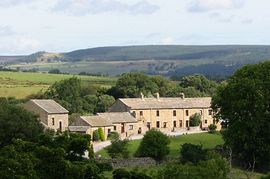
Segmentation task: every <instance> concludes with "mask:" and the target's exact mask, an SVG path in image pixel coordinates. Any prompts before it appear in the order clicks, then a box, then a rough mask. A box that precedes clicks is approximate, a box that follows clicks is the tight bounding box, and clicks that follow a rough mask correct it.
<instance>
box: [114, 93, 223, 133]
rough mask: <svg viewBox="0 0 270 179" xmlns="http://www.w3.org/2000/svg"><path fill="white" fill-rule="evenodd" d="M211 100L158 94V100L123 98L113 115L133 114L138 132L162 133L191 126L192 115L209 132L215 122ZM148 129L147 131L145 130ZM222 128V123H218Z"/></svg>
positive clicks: (117, 104)
mask: <svg viewBox="0 0 270 179" xmlns="http://www.w3.org/2000/svg"><path fill="white" fill-rule="evenodd" d="M210 106H211V97H201V98H185V97H184V94H182V97H177V98H167V97H166V98H162V97H159V94H156V97H155V98H145V97H144V96H143V95H142V94H141V97H140V98H120V99H118V100H117V101H116V102H115V103H114V104H113V105H112V106H111V108H110V112H130V113H131V114H133V116H134V117H136V119H137V122H138V131H141V132H142V133H145V131H146V130H149V129H151V128H157V129H159V130H161V131H163V132H171V131H177V130H181V129H187V128H188V127H189V119H190V116H191V115H193V114H195V113H199V114H200V115H201V119H202V123H201V126H200V127H201V128H202V129H207V128H208V126H209V125H210V124H213V123H216V122H215V120H214V119H213V114H212V109H211V107H210ZM145 127H146V129H145ZM217 127H218V129H220V124H219V123H218V124H217Z"/></svg>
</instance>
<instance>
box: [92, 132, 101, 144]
mask: <svg viewBox="0 0 270 179" xmlns="http://www.w3.org/2000/svg"><path fill="white" fill-rule="evenodd" d="M99 139H100V136H99V132H98V130H94V132H93V141H99Z"/></svg>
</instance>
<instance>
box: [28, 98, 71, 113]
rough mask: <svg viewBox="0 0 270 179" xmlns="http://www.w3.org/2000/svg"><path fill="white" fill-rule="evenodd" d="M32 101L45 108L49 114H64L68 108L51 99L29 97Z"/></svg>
mask: <svg viewBox="0 0 270 179" xmlns="http://www.w3.org/2000/svg"><path fill="white" fill-rule="evenodd" d="M30 101H32V102H33V103H35V104H36V105H38V106H39V107H40V108H42V109H43V110H45V111H46V112H47V113H49V114H66V113H68V110H66V109H65V108H64V107H62V106H61V105H60V104H58V103H57V102H55V101H54V100H52V99H31V100H30Z"/></svg>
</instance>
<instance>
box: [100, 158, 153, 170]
mask: <svg viewBox="0 0 270 179" xmlns="http://www.w3.org/2000/svg"><path fill="white" fill-rule="evenodd" d="M98 160H100V161H102V162H108V163H111V164H112V166H113V168H123V167H137V166H151V165H156V161H155V160H154V159H152V158H149V157H143V158H130V159H98Z"/></svg>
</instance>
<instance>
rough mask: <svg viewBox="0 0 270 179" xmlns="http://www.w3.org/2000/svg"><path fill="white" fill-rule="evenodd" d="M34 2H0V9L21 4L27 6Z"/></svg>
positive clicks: (20, 0)
mask: <svg viewBox="0 0 270 179" xmlns="http://www.w3.org/2000/svg"><path fill="white" fill-rule="evenodd" d="M33 1H34V0H1V1H0V7H11V6H18V5H21V4H28V3H31V2H33Z"/></svg>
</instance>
